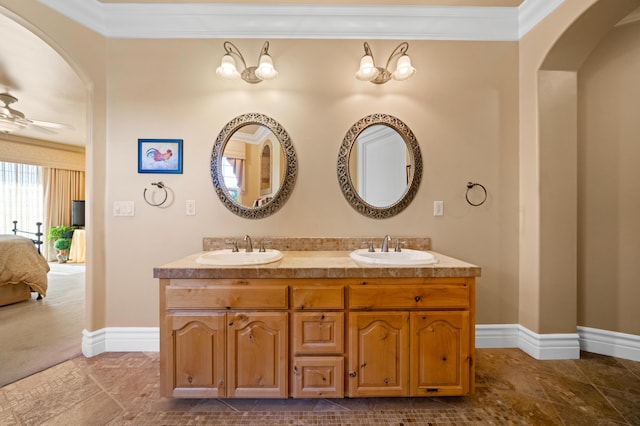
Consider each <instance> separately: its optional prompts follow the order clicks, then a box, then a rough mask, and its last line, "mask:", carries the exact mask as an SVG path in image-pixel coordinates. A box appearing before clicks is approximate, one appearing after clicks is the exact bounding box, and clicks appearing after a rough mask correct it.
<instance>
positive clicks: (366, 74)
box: [356, 55, 378, 81]
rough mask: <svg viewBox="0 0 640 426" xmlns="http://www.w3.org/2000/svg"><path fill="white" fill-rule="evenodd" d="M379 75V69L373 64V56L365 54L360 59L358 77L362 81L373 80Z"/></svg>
mask: <svg viewBox="0 0 640 426" xmlns="http://www.w3.org/2000/svg"><path fill="white" fill-rule="evenodd" d="M377 76H378V69H377V68H376V66H375V65H374V64H373V57H372V56H370V55H364V56H363V57H362V59H361V60H360V69H359V70H358V72H356V78H357V79H358V80H361V81H371V80H373V79H374V78H376V77H377Z"/></svg>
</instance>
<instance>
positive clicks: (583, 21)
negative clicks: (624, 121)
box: [518, 0, 640, 333]
mask: <svg viewBox="0 0 640 426" xmlns="http://www.w3.org/2000/svg"><path fill="white" fill-rule="evenodd" d="M639 4H640V2H638V1H637V0H599V1H598V0H580V1H578V0H574V1H565V2H564V3H562V5H560V6H559V7H558V8H557V9H556V10H555V11H554V12H553V13H552V14H551V15H550V16H548V17H547V18H546V19H545V20H544V21H542V22H541V23H540V24H539V25H538V26H536V27H535V28H534V29H533V30H532V31H530V32H529V33H528V34H527V35H526V36H525V37H524V38H523V39H522V40H521V41H520V44H519V46H520V67H519V74H520V81H519V83H520V94H519V106H520V128H519V147H520V155H519V166H520V167H519V172H520V181H519V196H520V206H519V208H520V239H519V247H520V258H519V290H520V293H519V321H518V322H519V323H520V324H522V325H523V326H525V327H527V328H528V329H530V330H532V331H535V332H537V333H575V330H576V325H577V282H576V280H577V278H576V270H577V268H578V266H577V253H576V252H577V250H578V248H577V247H578V241H577V232H576V228H577V226H578V225H577V222H578V216H577V180H576V179H577V178H576V173H577V166H576V158H577V157H576V155H577V154H576V153H577V143H578V142H577V132H576V120H577V119H576V111H577V106H576V105H577V89H576V87H575V86H576V83H574V82H572V81H571V80H575V79H576V78H575V76H571V75H570V74H563V73H562V72H563V71H566V72H568V73H573V74H575V73H576V72H577V70H578V69H579V67H580V66H581V65H582V63H583V62H584V60H585V59H586V58H587V57H588V55H589V54H590V53H591V51H592V50H593V49H594V48H595V46H596V45H597V43H598V42H599V41H600V40H601V39H602V37H604V36H605V34H606V33H607V31H609V30H610V29H611V28H612V27H613V26H614V25H615V23H616V22H617V21H618V20H620V19H622V18H623V17H624V16H625V15H627V14H628V13H630V12H631V11H633V10H634V9H635V8H637V7H638V5H639Z"/></svg>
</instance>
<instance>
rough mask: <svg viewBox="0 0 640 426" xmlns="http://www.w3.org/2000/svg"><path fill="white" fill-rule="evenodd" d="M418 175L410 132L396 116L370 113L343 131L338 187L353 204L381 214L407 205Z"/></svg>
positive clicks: (416, 147)
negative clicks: (345, 133)
mask: <svg viewBox="0 0 640 426" xmlns="http://www.w3.org/2000/svg"><path fill="white" fill-rule="evenodd" d="M421 177H422V156H421V153H420V147H419V145H418V142H417V140H416V139H415V136H414V135H413V132H411V130H410V129H409V128H408V127H407V125H406V124H404V123H403V122H402V121H400V120H399V119H397V118H395V117H393V116H390V115H386V114H372V115H370V116H367V117H365V118H363V119H362V120H360V121H358V122H357V123H356V124H354V125H353V126H352V127H351V129H349V131H348V132H347V135H346V136H345V138H344V140H343V142H342V145H341V147H340V153H339V156H338V180H339V182H340V188H341V189H342V192H343V194H344V196H345V198H346V199H347V201H348V202H349V203H350V204H351V206H352V207H353V208H355V209H356V210H357V211H358V212H360V213H362V214H363V215H365V216H368V217H374V218H385V217H391V216H394V215H396V214H398V213H399V212H400V211H402V210H403V209H404V208H406V207H407V205H409V203H410V202H411V200H412V199H413V197H414V196H415V193H416V192H417V190H418V186H419V184H420V179H421Z"/></svg>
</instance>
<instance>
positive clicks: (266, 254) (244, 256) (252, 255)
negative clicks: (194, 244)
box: [196, 249, 284, 266]
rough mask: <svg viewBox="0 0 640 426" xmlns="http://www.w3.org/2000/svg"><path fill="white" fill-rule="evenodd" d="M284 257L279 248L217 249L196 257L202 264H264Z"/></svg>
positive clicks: (197, 261)
mask: <svg viewBox="0 0 640 426" xmlns="http://www.w3.org/2000/svg"><path fill="white" fill-rule="evenodd" d="M283 257H284V254H282V252H281V251H279V250H273V249H267V250H266V251H263V252H259V251H252V252H249V253H247V252H246V251H242V250H241V251H238V252H235V253H234V252H232V251H231V249H223V250H215V251H209V252H207V253H204V254H202V255H200V256H198V258H197V259H196V263H198V264H200V265H215V266H246V265H262V264H265V263H271V262H276V261H278V260H280V259H282V258H283Z"/></svg>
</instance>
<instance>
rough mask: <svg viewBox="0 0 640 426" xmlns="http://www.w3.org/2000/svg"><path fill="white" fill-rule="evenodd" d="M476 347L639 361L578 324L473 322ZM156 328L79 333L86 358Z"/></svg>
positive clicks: (123, 347)
mask: <svg viewBox="0 0 640 426" xmlns="http://www.w3.org/2000/svg"><path fill="white" fill-rule="evenodd" d="M476 347H477V348H519V349H521V350H522V351H524V352H526V353H527V354H529V355H530V356H532V357H533V358H536V359H541V360H548V359H578V358H580V349H582V350H584V351H587V352H593V353H598V354H602V355H608V356H614V357H618V358H625V359H630V360H633V361H640V336H635V335H632V334H624V333H617V332H615V331H607V330H599V329H595V328H589V327H578V332H577V333H565V334H538V333H534V332H533V331H531V330H529V329H527V328H525V327H523V326H521V325H520V324H478V325H476ZM159 350H160V330H159V328H158V327H107V328H103V329H100V330H96V331H91V332H90V331H87V330H84V331H83V332H82V353H83V354H84V356H86V357H92V356H96V355H99V354H101V353H103V352H157V351H159Z"/></svg>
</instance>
